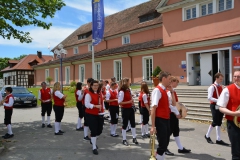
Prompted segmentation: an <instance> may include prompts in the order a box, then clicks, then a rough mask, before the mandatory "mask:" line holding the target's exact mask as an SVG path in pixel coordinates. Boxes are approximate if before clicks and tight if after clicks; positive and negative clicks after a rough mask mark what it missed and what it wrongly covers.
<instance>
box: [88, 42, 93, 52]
mask: <svg viewBox="0 0 240 160" xmlns="http://www.w3.org/2000/svg"><path fill="white" fill-rule="evenodd" d="M88 51H89V52H90V51H92V43H91V44H88Z"/></svg>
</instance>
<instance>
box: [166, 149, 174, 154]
mask: <svg viewBox="0 0 240 160" xmlns="http://www.w3.org/2000/svg"><path fill="white" fill-rule="evenodd" d="M165 154H166V155H168V156H174V153H172V152H170V151H169V150H168V149H167V150H166V151H165Z"/></svg>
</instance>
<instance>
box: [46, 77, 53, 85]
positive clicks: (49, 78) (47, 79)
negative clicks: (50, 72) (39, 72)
mask: <svg viewBox="0 0 240 160" xmlns="http://www.w3.org/2000/svg"><path fill="white" fill-rule="evenodd" d="M52 80H53V79H52V77H47V78H46V81H47V82H48V83H49V85H51V82H52Z"/></svg>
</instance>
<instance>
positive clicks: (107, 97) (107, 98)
mask: <svg viewBox="0 0 240 160" xmlns="http://www.w3.org/2000/svg"><path fill="white" fill-rule="evenodd" d="M110 97H111V95H110V92H109V91H107V93H106V100H107V101H108V100H109V99H110Z"/></svg>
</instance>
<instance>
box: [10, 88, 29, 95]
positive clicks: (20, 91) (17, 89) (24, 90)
mask: <svg viewBox="0 0 240 160" xmlns="http://www.w3.org/2000/svg"><path fill="white" fill-rule="evenodd" d="M12 93H18V94H19V93H21V94H25V93H30V92H29V91H28V90H27V89H26V88H13V91H12Z"/></svg>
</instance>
